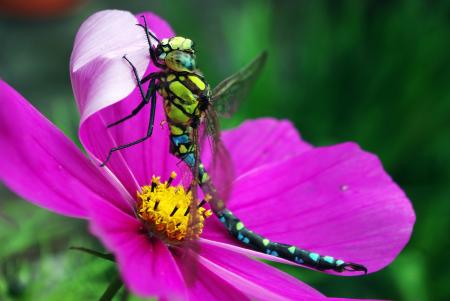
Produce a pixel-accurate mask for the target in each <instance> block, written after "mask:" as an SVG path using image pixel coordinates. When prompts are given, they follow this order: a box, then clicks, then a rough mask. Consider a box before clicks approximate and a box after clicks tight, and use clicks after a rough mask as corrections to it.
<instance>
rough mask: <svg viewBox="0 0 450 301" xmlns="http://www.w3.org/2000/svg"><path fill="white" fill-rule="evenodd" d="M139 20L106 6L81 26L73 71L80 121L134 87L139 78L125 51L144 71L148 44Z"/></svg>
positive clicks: (75, 49) (119, 98)
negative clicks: (126, 57) (137, 24)
mask: <svg viewBox="0 0 450 301" xmlns="http://www.w3.org/2000/svg"><path fill="white" fill-rule="evenodd" d="M136 23H137V20H136V18H135V16H133V15H132V14H131V13H130V12H126V11H120V10H104V11H101V12H98V13H96V14H93V15H92V16H90V17H89V18H88V19H87V20H86V21H85V22H84V23H83V24H82V25H81V27H80V29H79V30H78V33H77V36H76V38H75V44H74V47H73V51H72V56H71V58H70V74H71V79H72V85H73V91H74V93H75V98H76V101H77V104H78V108H79V110H80V115H81V122H83V121H84V120H86V119H87V118H88V117H89V116H91V115H92V114H94V113H95V112H97V111H99V110H101V109H103V108H105V107H107V106H110V105H112V104H114V103H116V102H118V101H120V100H122V99H124V98H125V97H126V96H128V95H129V94H130V93H131V92H132V91H133V90H134V89H135V87H136V81H134V80H133V77H131V76H130V69H129V66H128V65H127V63H126V62H125V61H124V60H123V58H122V57H123V56H124V55H125V54H126V55H127V56H128V57H129V58H130V59H131V60H133V61H135V62H136V67H137V70H138V73H139V75H140V76H142V75H143V74H144V72H145V70H146V68H147V65H148V62H149V58H148V47H147V44H146V43H147V42H146V40H145V38H144V39H143V34H142V32H141V31H140V30H137V29H138V27H137V26H136ZM144 37H145V36H144Z"/></svg>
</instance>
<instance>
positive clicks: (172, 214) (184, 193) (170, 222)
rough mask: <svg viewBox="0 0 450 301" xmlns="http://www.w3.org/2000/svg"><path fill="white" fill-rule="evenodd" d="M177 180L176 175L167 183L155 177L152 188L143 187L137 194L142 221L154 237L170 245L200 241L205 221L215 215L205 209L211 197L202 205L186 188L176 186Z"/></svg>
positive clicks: (139, 214)
mask: <svg viewBox="0 0 450 301" xmlns="http://www.w3.org/2000/svg"><path fill="white" fill-rule="evenodd" d="M175 178H176V173H175V172H172V173H171V175H170V178H169V179H168V180H167V181H165V182H161V179H160V177H155V176H153V178H152V183H151V185H150V186H143V187H142V188H141V191H140V192H138V193H137V214H138V216H139V218H140V219H141V220H142V222H143V223H144V225H145V227H146V229H147V230H148V231H149V233H150V234H151V235H154V236H156V237H158V238H160V239H161V240H163V241H165V242H166V243H168V244H177V243H181V242H183V241H184V240H185V239H196V238H198V237H200V234H201V233H202V231H203V224H204V221H205V219H206V218H207V217H209V216H211V214H212V213H211V210H207V209H205V208H203V207H202V206H203V205H204V204H205V203H206V202H207V201H209V198H208V197H206V198H205V200H203V201H201V202H200V203H198V200H194V199H193V196H192V192H191V191H189V190H186V189H185V188H184V187H183V186H182V185H177V186H172V181H173V180H174V179H175ZM192 208H195V209H194V214H192V213H191V211H192Z"/></svg>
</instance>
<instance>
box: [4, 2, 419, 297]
mask: <svg viewBox="0 0 450 301" xmlns="http://www.w3.org/2000/svg"><path fill="white" fill-rule="evenodd" d="M146 17H147V20H148V22H149V27H150V29H151V30H152V31H153V32H154V33H155V34H156V35H157V36H158V37H160V38H165V37H171V36H173V35H174V33H173V31H172V30H171V28H170V27H169V26H168V24H167V23H166V22H165V21H164V20H162V19H160V18H159V17H158V16H156V15H154V14H151V13H146ZM139 21H140V20H139V18H137V17H135V16H133V15H132V14H130V13H128V12H124V11H102V12H99V13H96V14H95V15H93V16H91V17H90V18H89V19H88V20H87V21H85V22H84V24H83V25H82V26H81V28H80V30H79V32H78V34H77V37H76V40H75V45H74V50H73V53H72V58H71V64H70V67H71V70H70V71H71V79H72V84H73V89H74V93H75V97H76V101H77V104H78V107H79V110H80V114H81V123H80V130H79V135H80V139H81V142H82V144H83V146H84V148H85V150H86V151H87V153H88V154H89V156H90V158H91V160H92V161H91V160H89V159H88V158H86V157H85V155H84V154H83V153H82V152H81V151H80V150H79V149H78V148H77V147H76V146H75V144H74V143H73V142H72V141H70V140H69V139H68V138H67V137H66V136H64V134H63V133H62V132H61V131H60V130H58V129H57V128H56V127H55V126H54V125H53V124H52V123H51V122H50V121H48V120H47V119H46V118H45V117H44V116H43V115H41V114H40V113H39V112H38V111H37V110H36V109H35V108H33V107H32V106H31V104H29V103H28V102H27V101H26V100H25V99H24V98H23V97H22V96H21V95H20V94H19V93H17V92H16V91H15V90H14V89H13V88H11V87H10V86H8V85H7V84H6V83H5V82H3V81H0V102H1V103H0V179H1V180H2V182H4V184H5V185H6V186H8V187H9V188H10V189H11V190H12V191H14V192H16V193H17V194H18V195H20V196H21V197H23V198H24V199H27V200H29V201H30V202H32V203H34V204H36V205H38V206H41V207H44V208H47V209H49V210H51V211H53V212H56V213H58V214H63V215H66V216H70V217H75V218H82V219H87V220H88V221H89V224H90V229H91V232H92V233H93V234H94V235H96V236H97V237H98V238H99V239H100V240H101V241H102V242H103V244H104V245H105V246H106V247H107V248H108V250H110V251H111V252H112V253H113V254H114V255H115V258H116V261H117V264H118V268H119V271H120V273H121V275H122V279H123V281H124V283H125V284H126V286H127V287H128V288H129V289H130V290H131V291H132V292H134V293H135V294H137V295H140V296H157V297H160V298H161V299H170V300H172V299H181V300H184V299H186V300H250V299H252V300H255V299H256V300H322V299H327V298H326V297H325V296H323V295H322V294H321V293H319V292H318V291H316V290H314V289H313V288H311V287H309V286H307V285H306V284H304V283H302V282H300V281H299V280H297V279H295V278H293V277H292V276H290V275H288V274H285V273H283V272H281V271H279V270H277V269H276V268H273V267H271V266H268V265H266V264H265V263H262V262H259V261H255V260H254V259H252V258H250V257H259V258H263V259H269V260H275V261H280V262H285V261H284V260H282V259H279V258H277V257H272V256H269V255H264V254H260V253H257V252H253V251H250V250H247V249H245V248H242V246H241V245H240V244H239V243H238V242H236V241H235V240H233V239H232V238H231V237H230V236H229V234H228V233H227V231H226V229H225V228H224V227H223V226H222V224H221V223H220V222H219V221H218V220H217V219H215V218H214V217H211V218H209V219H207V220H206V222H205V228H204V232H203V234H202V236H201V238H200V239H199V245H200V250H199V254H198V257H197V260H198V265H197V269H198V270H197V280H196V281H195V282H194V283H193V284H191V285H187V284H186V281H185V279H184V274H183V272H185V270H186V269H187V267H186V265H185V261H183V260H181V259H180V257H179V256H177V255H176V254H175V253H174V252H173V249H172V248H169V247H168V246H167V245H166V244H164V243H163V242H162V241H160V240H158V239H156V238H150V237H149V235H148V234H147V233H145V232H143V231H142V224H141V222H140V220H139V219H137V218H136V215H135V213H134V211H133V206H134V205H135V203H136V197H135V196H136V192H137V191H138V190H139V189H140V188H141V187H142V186H144V185H148V184H150V182H151V179H152V176H153V175H156V176H161V178H162V179H167V178H168V177H169V175H170V173H171V171H174V170H177V168H178V167H177V163H178V160H177V159H176V158H175V157H174V156H172V155H170V154H169V133H168V129H167V127H162V128H160V127H157V128H156V129H155V131H154V133H153V136H152V138H150V139H149V140H147V141H146V142H144V143H141V144H138V145H136V146H134V147H131V148H128V149H125V150H123V151H121V152H117V153H115V154H114V155H113V156H112V158H111V161H110V164H108V168H99V167H98V163H99V162H101V159H103V158H104V157H105V155H106V154H107V152H108V150H109V149H110V148H111V147H114V146H117V145H120V144H123V143H126V142H129V141H132V140H133V139H134V138H140V137H141V136H142V135H143V133H144V132H145V131H146V127H147V124H148V123H147V122H148V112H141V113H140V114H139V115H138V116H136V117H134V118H132V119H130V120H129V121H127V122H125V123H123V124H121V125H120V126H116V127H114V128H111V129H107V128H106V125H107V124H109V123H110V122H112V121H115V120H117V118H118V117H122V116H125V115H127V114H129V113H130V110H131V109H132V108H134V106H135V105H136V104H137V102H138V101H139V94H138V92H137V91H136V89H135V82H134V79H133V77H132V75H131V73H130V70H129V66H128V65H127V64H126V63H125V62H124V61H123V59H122V56H123V55H124V54H127V56H128V58H129V59H130V60H131V61H133V63H134V64H135V65H136V66H137V67H138V72H139V74H140V75H143V74H145V73H148V72H151V71H154V70H155V67H154V66H151V65H149V58H148V52H147V47H146V45H145V43H146V41H145V37H144V36H143V31H142V30H140V29H139V28H137V27H136V26H135V23H136V22H139ZM146 66H148V68H147V70H145V69H146ZM158 103H159V106H158V108H157V110H156V115H157V116H156V123H155V124H160V122H162V121H163V120H164V113H163V109H162V106H161V99H159V100H158ZM223 140H224V143H225V145H226V146H227V148H228V150H229V151H230V153H231V156H232V159H233V161H234V163H235V166H236V179H235V181H234V183H233V190H232V194H231V197H230V199H229V201H228V203H227V206H228V207H229V208H230V209H231V210H232V211H233V212H234V213H235V214H236V215H237V216H239V217H240V218H241V219H242V220H243V221H244V222H245V224H246V226H248V227H249V228H250V229H252V230H254V231H255V232H258V233H260V234H262V235H265V236H267V237H268V238H270V239H272V240H274V241H280V242H284V243H287V244H292V245H297V246H300V247H302V248H305V249H309V250H313V251H315V252H318V253H321V254H327V255H332V256H335V257H338V258H342V259H345V260H347V261H351V262H357V263H361V264H364V265H365V266H366V267H367V268H368V270H369V273H371V272H375V271H377V270H379V269H381V268H383V267H385V266H386V265H388V264H389V263H390V262H392V260H393V259H394V258H395V257H396V256H397V255H398V254H399V252H400V251H401V250H402V248H403V247H404V246H405V244H406V243H407V241H408V240H409V238H410V235H411V232H412V227H413V224H414V221H415V215H414V211H413V209H412V207H411V204H410V202H409V200H408V199H407V197H406V196H405V194H404V193H403V191H402V190H401V189H400V188H399V187H398V186H397V185H396V184H395V183H394V182H393V181H392V180H391V178H390V177H389V176H388V175H387V174H386V173H385V171H384V170H383V168H382V166H381V164H380V162H379V160H378V159H377V157H376V156H374V155H372V154H369V153H367V152H364V151H362V150H361V149H360V148H359V147H358V146H357V145H356V144H354V143H344V144H340V145H335V146H329V147H318V148H315V147H313V146H311V145H310V144H308V143H306V142H304V141H302V140H301V138H300V136H299V134H298V132H297V131H296V129H295V128H294V127H293V126H292V124H291V123H289V122H287V121H278V120H274V119H271V118H263V119H258V120H254V121H247V122H245V123H243V124H242V125H241V126H240V127H238V128H236V129H233V130H229V131H224V133H223ZM285 263H288V262H285ZM289 264H293V263H290V262H289ZM343 274H344V275H350V273H348V272H344V273H343Z"/></svg>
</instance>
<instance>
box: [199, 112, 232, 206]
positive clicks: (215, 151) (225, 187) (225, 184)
mask: <svg viewBox="0 0 450 301" xmlns="http://www.w3.org/2000/svg"><path fill="white" fill-rule="evenodd" d="M203 125H204V129H203V132H202V143H201V144H202V145H203V146H204V147H209V148H210V154H211V158H210V164H209V166H208V173H209V175H210V177H211V182H212V183H213V185H214V187H215V188H216V190H217V193H218V195H219V197H220V200H217V199H214V200H212V201H222V202H226V201H227V200H228V198H229V196H230V193H231V189H232V182H233V180H234V165H233V160H232V158H231V155H230V153H229V152H228V150H227V149H226V147H225V145H224V144H223V141H222V140H221V139H220V127H219V121H218V118H217V114H216V112H215V110H214V108H213V107H212V106H209V107H208V109H207V110H206V115H205V120H204V122H203Z"/></svg>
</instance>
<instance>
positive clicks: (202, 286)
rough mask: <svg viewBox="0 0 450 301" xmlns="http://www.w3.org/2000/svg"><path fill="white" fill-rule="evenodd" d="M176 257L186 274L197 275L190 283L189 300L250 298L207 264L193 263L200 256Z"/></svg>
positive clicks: (225, 300)
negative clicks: (206, 265) (211, 269)
mask: <svg viewBox="0 0 450 301" xmlns="http://www.w3.org/2000/svg"><path fill="white" fill-rule="evenodd" d="M176 259H177V262H178V265H179V267H180V269H181V270H182V271H183V274H184V275H188V276H189V277H190V278H192V277H195V278H193V279H190V282H189V284H188V300H192V301H196V300H224V301H227V300H250V299H249V298H248V297H247V296H246V295H245V294H243V293H242V292H240V291H239V290H238V289H236V288H235V287H234V286H233V285H231V284H229V283H227V282H225V281H223V279H222V278H221V277H219V276H218V275H217V274H215V273H214V272H212V271H210V270H209V269H208V268H206V267H205V266H203V265H201V264H195V265H193V264H192V262H194V260H198V256H195V257H193V256H189V257H187V258H182V257H176ZM187 261H188V262H187ZM197 263H198V262H197ZM192 269H195V270H192Z"/></svg>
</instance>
